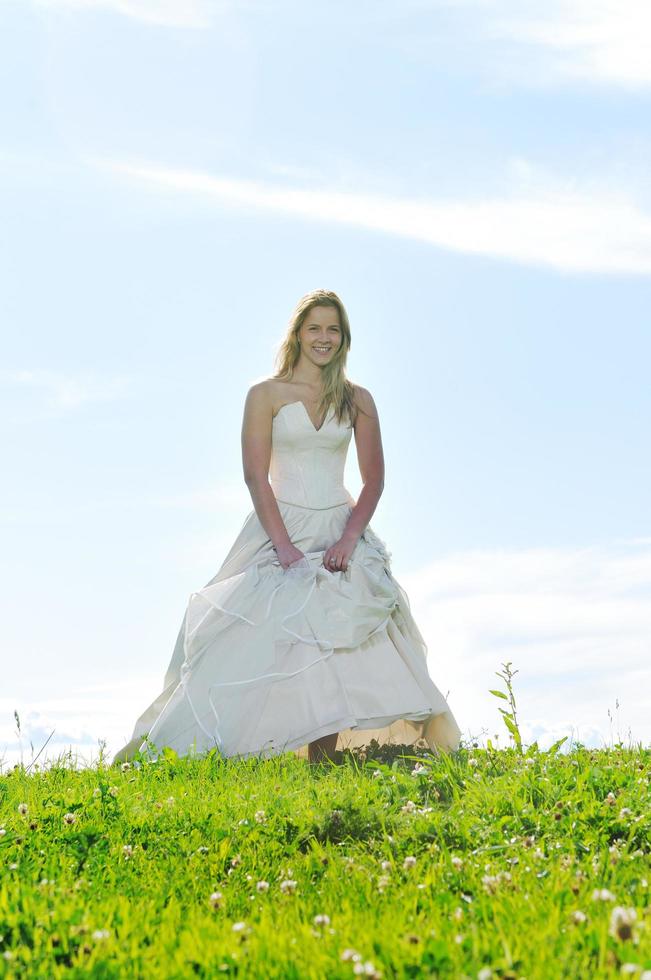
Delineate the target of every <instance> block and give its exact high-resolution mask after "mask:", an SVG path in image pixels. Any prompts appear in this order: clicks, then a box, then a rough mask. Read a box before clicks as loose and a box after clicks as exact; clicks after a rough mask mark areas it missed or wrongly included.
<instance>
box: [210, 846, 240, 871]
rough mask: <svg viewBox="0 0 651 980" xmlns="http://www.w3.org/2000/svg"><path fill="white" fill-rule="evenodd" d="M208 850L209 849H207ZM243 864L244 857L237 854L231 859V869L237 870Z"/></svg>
mask: <svg viewBox="0 0 651 980" xmlns="http://www.w3.org/2000/svg"><path fill="white" fill-rule="evenodd" d="M206 850H207V848H206ZM241 863H242V855H241V854H236V855H235V857H232V858H231V868H236V867H237V866H238V864H241Z"/></svg>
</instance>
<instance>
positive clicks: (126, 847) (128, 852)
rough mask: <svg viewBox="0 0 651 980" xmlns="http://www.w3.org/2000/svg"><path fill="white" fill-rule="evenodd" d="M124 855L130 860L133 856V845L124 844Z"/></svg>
mask: <svg viewBox="0 0 651 980" xmlns="http://www.w3.org/2000/svg"><path fill="white" fill-rule="evenodd" d="M122 853H123V854H124V856H125V857H126V858H130V857H131V856H132V854H133V846H132V845H131V844H123V845H122Z"/></svg>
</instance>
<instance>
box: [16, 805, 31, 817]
mask: <svg viewBox="0 0 651 980" xmlns="http://www.w3.org/2000/svg"><path fill="white" fill-rule="evenodd" d="M17 810H18V812H19V813H20V815H21V816H22V817H26V816H27V814H28V813H29V807H28V806H27V804H26V803H19V804H18V807H17Z"/></svg>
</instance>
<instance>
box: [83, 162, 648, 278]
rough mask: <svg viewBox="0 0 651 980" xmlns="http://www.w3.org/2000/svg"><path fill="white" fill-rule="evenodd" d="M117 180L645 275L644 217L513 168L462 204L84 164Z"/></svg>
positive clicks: (443, 243)
mask: <svg viewBox="0 0 651 980" xmlns="http://www.w3.org/2000/svg"><path fill="white" fill-rule="evenodd" d="M89 162H90V163H93V164H94V165H95V166H98V167H100V168H103V169H106V170H108V171H110V172H112V173H113V174H115V175H117V176H122V177H124V178H127V179H130V180H137V181H140V182H142V183H145V184H149V185H150V186H151V187H165V188H167V189H168V190H169V192H170V193H173V194H187V195H188V196H192V195H193V196H198V197H200V198H201V199H202V201H206V200H213V201H215V203H217V204H220V205H222V206H227V207H231V208H254V209H258V210H260V211H270V212H281V213H284V214H290V215H295V216H296V217H299V218H303V219H304V218H309V219H313V220H315V221H324V222H328V223H331V224H332V223H334V224H342V225H348V226H353V227H358V228H366V229H373V230H375V231H378V232H381V233H384V234H391V235H400V236H404V237H406V238H411V239H416V240H419V241H424V242H428V243H429V244H431V245H436V246H438V247H439V248H444V249H449V250H451V251H456V252H465V253H470V254H475V255H485V256H489V257H492V258H500V259H506V260H508V261H511V262H517V263H519V264H528V265H542V266H547V267H550V268H553V269H556V270H558V271H561V272H570V273H576V272H581V273H601V274H605V273H614V274H617V273H633V274H642V275H648V274H649V273H650V272H651V215H648V214H647V213H645V212H644V211H642V210H641V208H639V207H638V206H637V205H636V203H635V201H634V200H633V199H632V197H631V196H630V195H629V194H628V193H627V192H626V191H625V190H623V189H622V188H619V187H612V186H610V185H609V184H608V183H607V182H605V181H599V180H593V181H590V182H583V183H581V182H580V181H578V180H575V179H573V178H565V179H563V178H559V177H556V176H554V175H552V174H549V173H546V172H545V171H543V170H541V169H540V168H536V167H534V166H533V165H532V164H530V163H529V162H528V161H526V160H523V159H515V160H512V161H511V163H510V173H509V190H508V191H507V192H505V193H504V194H502V195H501V196H498V195H493V196H489V195H485V196H483V197H482V196H477V197H475V198H468V199H456V200H447V199H442V200H436V199H432V198H427V197H422V198H407V197H391V196H388V195H385V196H381V195H371V194H366V193H362V192H359V193H358V192H355V191H341V190H334V189H328V188H327V187H326V188H320V189H319V188H312V189H310V188H307V189H306V188H303V187H302V188H291V187H287V186H285V185H277V184H273V183H269V182H264V181H258V180H240V179H235V178H229V177H220V176H214V175H212V174H207V173H201V172H196V171H189V170H177V169H173V168H168V167H161V166H154V165H148V164H143V165H137V164H129V163H125V162H121V161H111V160H107V159H100V160H97V159H95V160H91V161H89Z"/></svg>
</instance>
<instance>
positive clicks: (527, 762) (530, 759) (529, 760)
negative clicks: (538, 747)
mask: <svg viewBox="0 0 651 980" xmlns="http://www.w3.org/2000/svg"><path fill="white" fill-rule="evenodd" d="M524 764H525V766H535V764H536V760H535V759H534V757H533V756H531V755H528V756H527V758H526V759H525V760H524Z"/></svg>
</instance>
